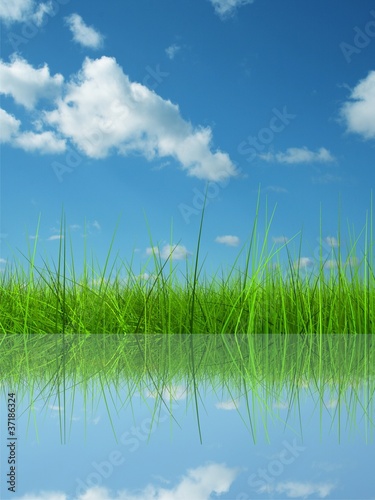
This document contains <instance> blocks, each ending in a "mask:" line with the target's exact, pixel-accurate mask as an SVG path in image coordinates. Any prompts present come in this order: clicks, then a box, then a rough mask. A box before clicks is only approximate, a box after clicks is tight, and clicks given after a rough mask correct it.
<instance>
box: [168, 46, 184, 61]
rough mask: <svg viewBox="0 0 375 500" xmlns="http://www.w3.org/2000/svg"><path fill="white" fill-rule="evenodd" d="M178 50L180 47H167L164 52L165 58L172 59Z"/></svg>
mask: <svg viewBox="0 0 375 500" xmlns="http://www.w3.org/2000/svg"><path fill="white" fill-rule="evenodd" d="M180 49H181V47H180V46H179V45H176V44H175V43H174V44H173V45H170V46H169V47H167V48H166V49H165V52H166V54H167V56H168V57H169V59H174V57H175V55H176V54H177V52H178V51H179V50H180Z"/></svg>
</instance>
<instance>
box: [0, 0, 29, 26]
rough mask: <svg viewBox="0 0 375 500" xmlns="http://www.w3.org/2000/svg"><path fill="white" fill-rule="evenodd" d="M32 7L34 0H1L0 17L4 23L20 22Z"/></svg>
mask: <svg viewBox="0 0 375 500" xmlns="http://www.w3.org/2000/svg"><path fill="white" fill-rule="evenodd" d="M33 8H34V0H1V2H0V19H2V20H3V21H5V22H6V23H13V22H22V21H24V20H25V19H26V18H27V17H28V15H30V13H31V12H32V10H33Z"/></svg>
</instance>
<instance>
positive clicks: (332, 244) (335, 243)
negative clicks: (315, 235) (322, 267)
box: [324, 236, 339, 247]
mask: <svg viewBox="0 0 375 500" xmlns="http://www.w3.org/2000/svg"><path fill="white" fill-rule="evenodd" d="M324 241H325V242H326V243H327V245H329V246H330V247H338V246H339V242H338V241H337V239H336V238H335V237H334V236H327V237H326V238H324Z"/></svg>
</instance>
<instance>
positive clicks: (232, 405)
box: [215, 401, 240, 411]
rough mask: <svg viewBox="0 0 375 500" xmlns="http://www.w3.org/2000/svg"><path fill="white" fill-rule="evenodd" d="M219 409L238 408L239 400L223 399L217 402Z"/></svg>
mask: <svg viewBox="0 0 375 500" xmlns="http://www.w3.org/2000/svg"><path fill="white" fill-rule="evenodd" d="M215 406H216V408H217V409H218V410H227V411H228V410H237V409H238V408H239V406H240V404H239V401H221V402H220V403H216V404H215Z"/></svg>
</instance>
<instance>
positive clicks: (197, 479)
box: [18, 464, 239, 500]
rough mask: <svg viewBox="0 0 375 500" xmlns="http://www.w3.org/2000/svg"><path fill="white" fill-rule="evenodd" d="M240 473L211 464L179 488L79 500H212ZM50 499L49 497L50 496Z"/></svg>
mask: <svg viewBox="0 0 375 500" xmlns="http://www.w3.org/2000/svg"><path fill="white" fill-rule="evenodd" d="M238 473H239V470H238V469H230V468H229V467H227V466H226V465H224V464H209V465H205V466H202V467H197V468H196V469H189V470H188V471H187V474H186V475H185V476H183V477H182V479H181V481H180V483H179V484H177V486H175V487H174V488H172V489H166V488H162V487H160V486H153V485H148V486H146V488H145V489H144V490H143V491H141V492H139V493H138V492H137V493H131V492H129V491H126V490H123V491H118V492H117V493H111V492H110V491H109V490H107V488H103V487H98V486H96V487H94V488H90V489H88V490H87V491H85V492H82V491H81V492H80V493H79V494H78V496H77V497H75V498H76V500H155V499H158V500H186V499H189V500H190V499H194V500H210V498H212V494H216V495H221V494H222V493H227V492H228V491H229V489H230V487H231V484H232V483H233V481H234V480H235V479H236V477H237V475H238ZM48 495H50V496H48ZM47 499H48V500H68V497H67V495H65V494H64V493H53V492H41V493H39V494H38V496H36V495H33V494H29V495H24V496H23V497H20V498H18V500H47Z"/></svg>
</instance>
